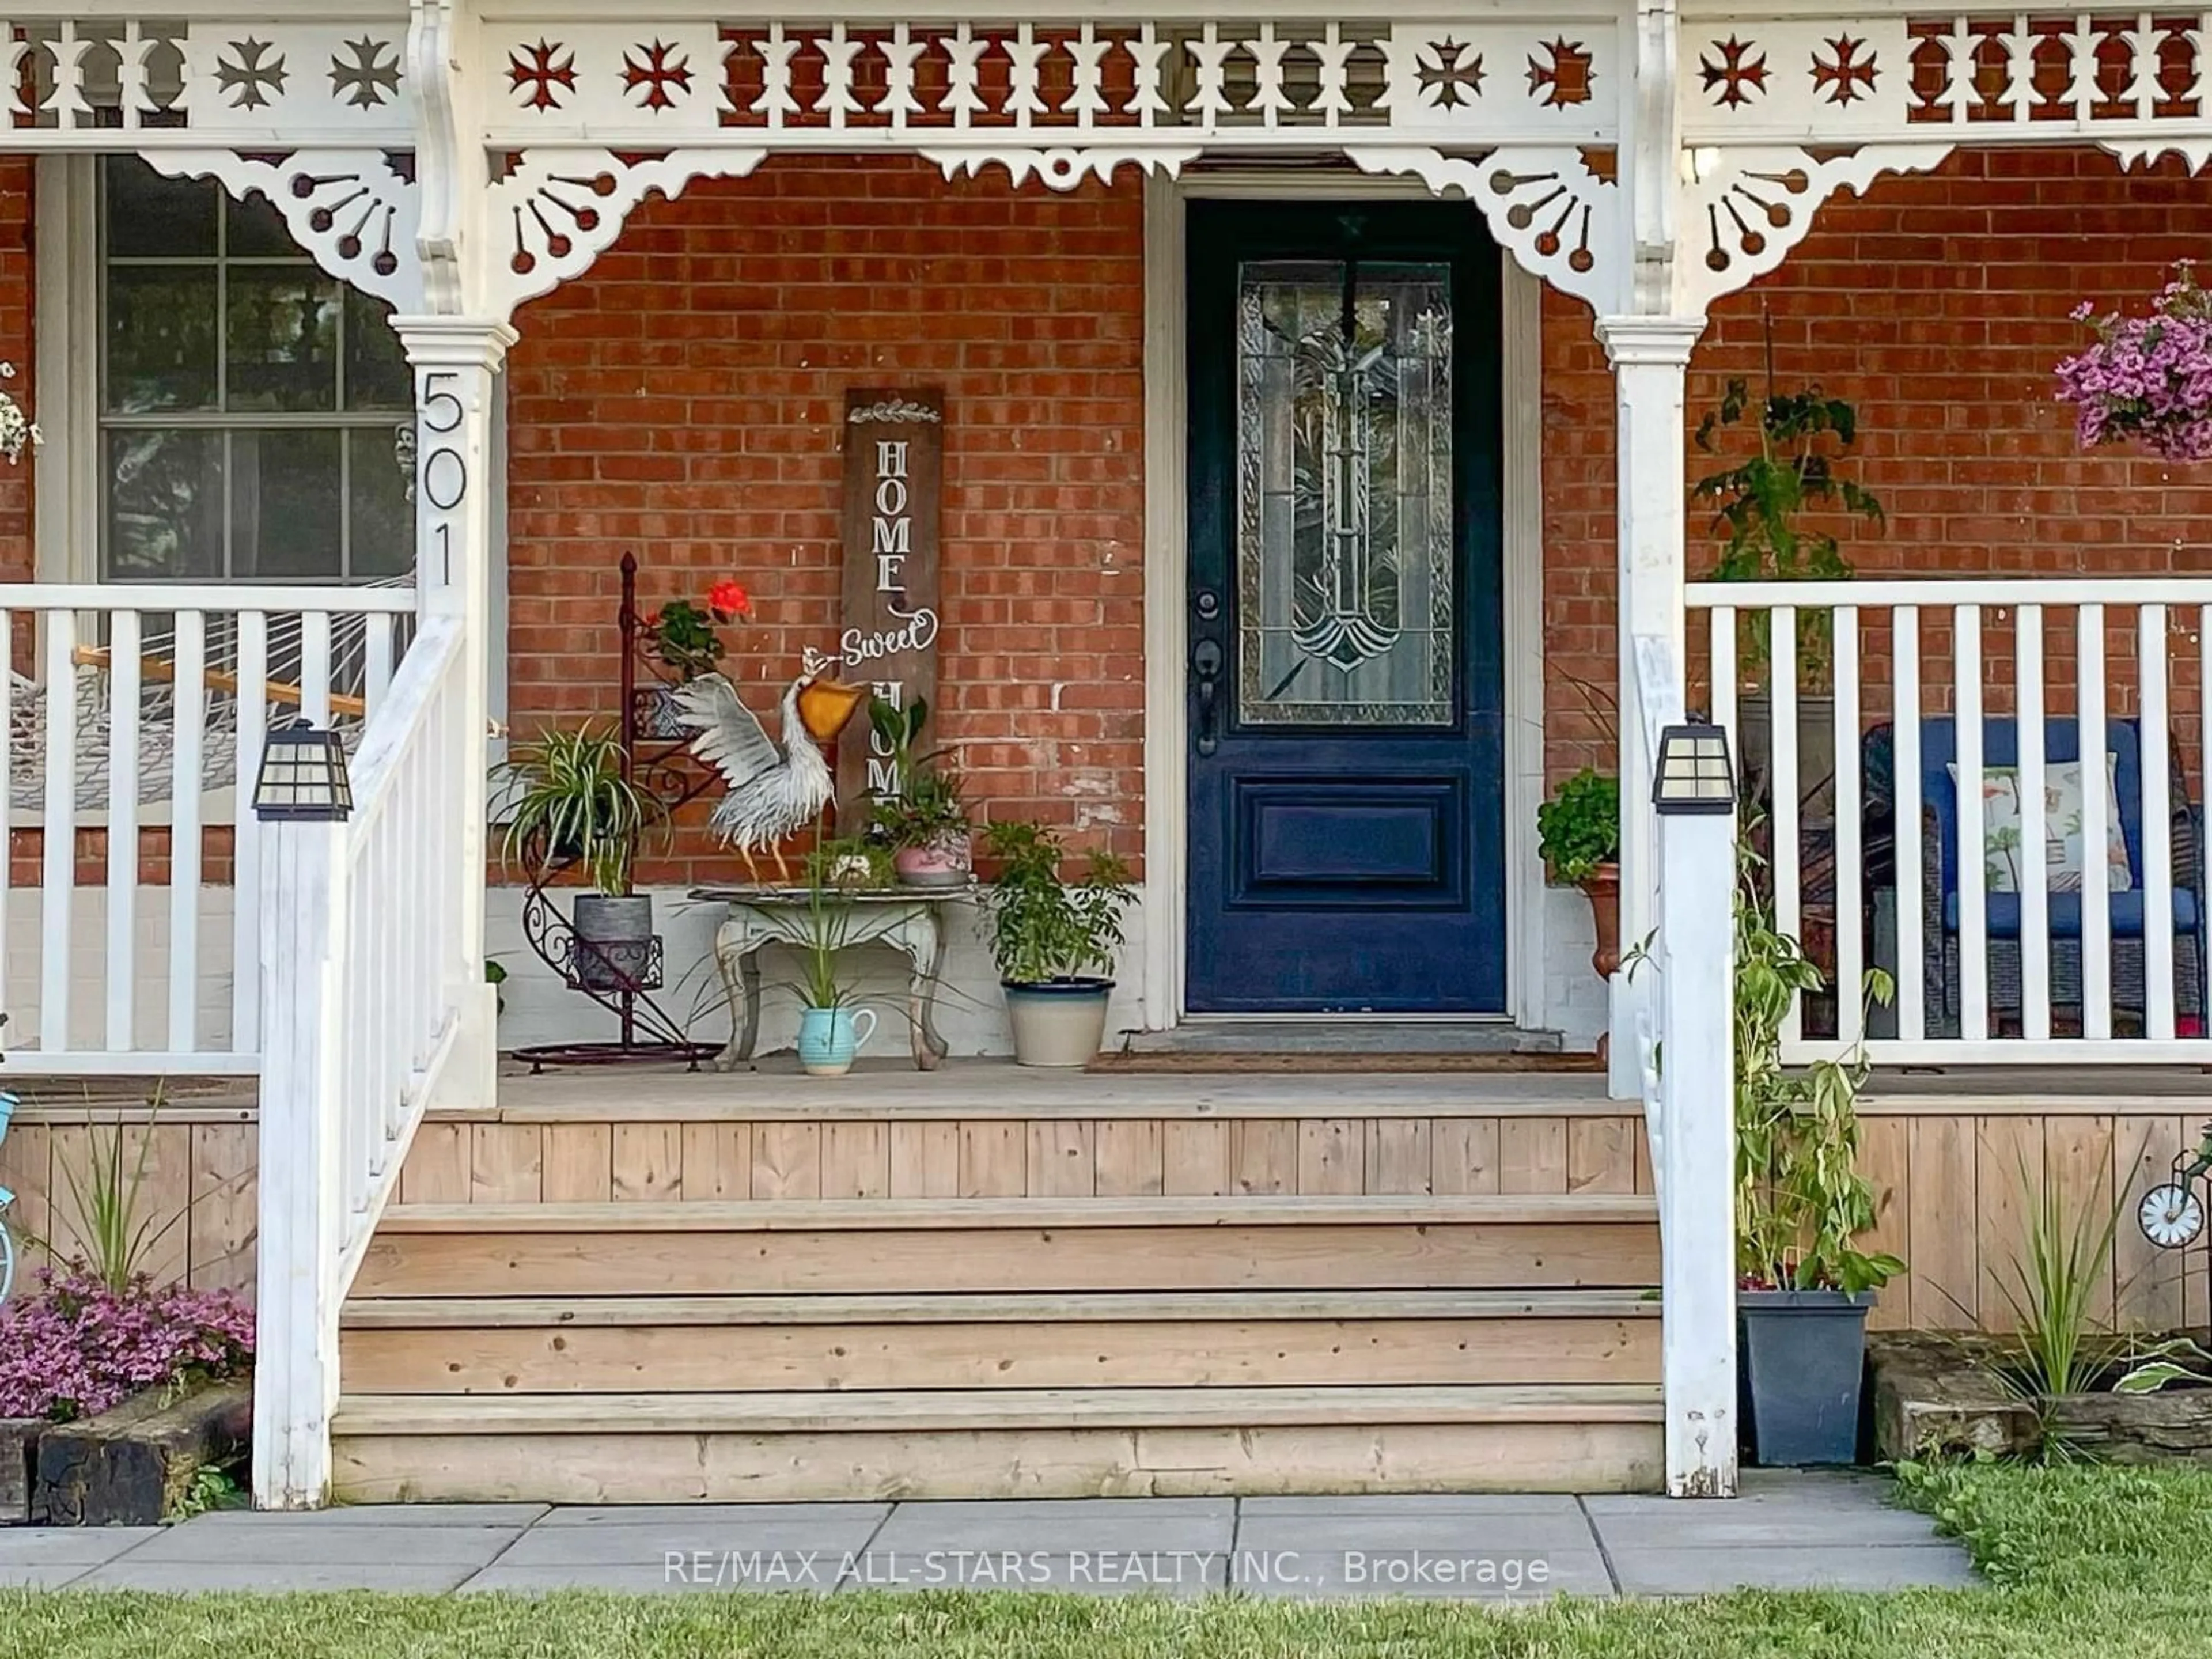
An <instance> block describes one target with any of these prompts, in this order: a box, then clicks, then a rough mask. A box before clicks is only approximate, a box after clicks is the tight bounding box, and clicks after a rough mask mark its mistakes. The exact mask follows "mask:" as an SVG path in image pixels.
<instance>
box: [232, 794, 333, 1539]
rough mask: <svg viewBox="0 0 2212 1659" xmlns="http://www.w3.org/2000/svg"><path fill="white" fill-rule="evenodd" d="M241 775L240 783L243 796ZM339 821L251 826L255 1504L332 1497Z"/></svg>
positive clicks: (267, 1506) (305, 1503) (294, 1506)
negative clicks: (257, 989) (255, 960)
mask: <svg viewBox="0 0 2212 1659" xmlns="http://www.w3.org/2000/svg"><path fill="white" fill-rule="evenodd" d="M252 783H253V781H252V779H251V778H245V777H241V778H240V780H239V793H240V797H241V799H243V798H244V797H246V795H247V794H248V793H250V792H251V790H252ZM346 833H347V830H346V825H345V823H343V821H340V822H336V823H330V822H322V821H313V822H284V821H272V822H270V823H264V824H263V825H261V854H260V872H259V875H260V907H261V908H260V915H261V927H260V930H259V934H258V948H259V951H260V958H261V959H260V968H261V1124H260V1130H259V1135H258V1140H259V1146H260V1158H259V1168H260V1171H261V1176H260V1185H261V1196H260V1207H259V1225H260V1231H259V1236H258V1247H257V1250H256V1267H255V1268H254V1315H253V1347H254V1353H255V1355H256V1361H255V1365H254V1380H253V1502H254V1504H255V1506H256V1507H257V1508H259V1509H264V1510H307V1509H318V1508H320V1507H321V1506H322V1505H323V1504H327V1503H329V1502H330V1495H331V1412H332V1411H334V1410H335V1409H336V1408H337V1399H338V1310H337V1304H338V1300H339V1297H338V1291H337V1285H336V1284H335V1282H334V1268H335V1266H336V1263H337V1257H338V1234H339V1226H340V1222H341V1218H340V1215H339V1208H340V1205H341V1203H342V1199H341V1192H342V1188H343V1183H342V1182H341V1181H340V1179H339V1170H338V1136H339V1127H338V1123H337V1112H336V1110H335V1109H334V1106H335V1103H336V1102H337V1098H338V1093H339V1087H338V1077H337V1058H338V1055H339V1053H340V1052H341V1050H340V1046H339V1043H338V1042H337V1028H338V1023H339V1021H340V1020H341V1019H343V1018H345V1017H346V1011H344V1010H343V1009H341V1008H339V1007H338V1006H337V997H336V996H335V995H334V994H332V990H333V987H332V984H331V961H332V959H333V958H334V957H336V956H337V951H338V950H339V948H340V946H341V944H342V941H343V933H342V930H343V927H345V921H346V915H347V905H346V893H345V876H346V868H347V865H346V856H345V851H346Z"/></svg>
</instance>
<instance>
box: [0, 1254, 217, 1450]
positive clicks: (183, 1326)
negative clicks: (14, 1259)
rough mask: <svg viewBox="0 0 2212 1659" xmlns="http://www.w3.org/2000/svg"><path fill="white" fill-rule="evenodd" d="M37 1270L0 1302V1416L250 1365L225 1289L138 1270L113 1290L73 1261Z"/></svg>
mask: <svg viewBox="0 0 2212 1659" xmlns="http://www.w3.org/2000/svg"><path fill="white" fill-rule="evenodd" d="M41 1278H42V1281H43V1282H42V1284H41V1286H40V1289H39V1291H37V1292H36V1293H35V1294H33V1295H29V1296H18V1297H15V1300H13V1301H11V1302H9V1303H8V1304H6V1305H5V1306H0V1417H43V1418H47V1419H52V1420H53V1421H55V1422H69V1421H70V1420H72V1419H76V1418H81V1417H92V1416H94V1415H96V1414H98V1413H100V1412H104V1411H106V1410H107V1409H108V1408H109V1407H112V1406H115V1405H118V1404H119V1403H121V1402H122V1401H125V1400H127V1399H129V1398H130V1397H131V1395H134V1394H137V1393H138V1392H140V1391H141V1390H142V1389H150V1388H158V1387H161V1386H163V1385H167V1384H174V1383H186V1382H190V1381H192V1380H194V1379H196V1378H199V1377H221V1376H235V1375H237V1374H238V1373H239V1372H240V1371H243V1370H246V1368H247V1367H248V1366H249V1365H251V1364H252V1361H253V1312H252V1309H250V1308H247V1307H246V1306H245V1305H244V1304H242V1303H240V1301H239V1299H238V1298H237V1297H234V1296H233V1295H232V1294H231V1293H230V1292H229V1291H194V1290H188V1289H187V1288H185V1286H184V1285H162V1286H160V1287H156V1286H155V1285H154V1284H153V1282H152V1281H151V1280H149V1279H145V1278H143V1277H141V1278H139V1279H134V1280H132V1281H131V1285H130V1288H129V1289H127V1290H125V1291H121V1292H118V1291H112V1290H110V1289H109V1288H108V1287H107V1286H106V1285H104V1284H102V1283H101V1282H100V1280H99V1279H97V1278H95V1277H94V1275H93V1274H91V1273H88V1272H87V1271H85V1270H84V1269H83V1268H82V1267H70V1268H68V1269H66V1270H64V1271H63V1272H60V1273H52V1272H50V1273H45V1274H43V1275H42V1276H41Z"/></svg>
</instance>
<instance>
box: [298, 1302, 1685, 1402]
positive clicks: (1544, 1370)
mask: <svg viewBox="0 0 2212 1659" xmlns="http://www.w3.org/2000/svg"><path fill="white" fill-rule="evenodd" d="M1658 1316H1659V1304H1658V1303H1657V1301H1656V1299H1647V1298H1645V1297H1639V1296H1636V1295H1630V1294H1624V1293H1621V1292H1617V1291H1579V1290H1573V1291H1534V1292H1531V1291H1457V1290H1446V1291H1336V1292H1311V1291H1246V1292H1237V1293H1232V1294H1222V1293H1218V1292H1211V1291H1187V1292H1182V1293H1167V1294H1127V1293H1119V1294H1116V1293H1103V1294H1101V1293H1093V1294H1079V1295H1047V1296H1034V1295H1013V1296H988V1295H957V1294H955V1295H945V1294H939V1295H882V1296H865V1295H864V1296H813V1297H804V1296H802V1297H746V1296H732V1297H620V1298H611V1299H606V1300H593V1301H576V1300H573V1299H569V1298H565V1297H563V1298H545V1297H489V1298H484V1297H465V1298H441V1297H400V1298H380V1299H372V1300H365V1301H357V1302H354V1303H351V1304H348V1306H347V1308H346V1310H345V1313H344V1316H343V1327H344V1328H343V1334H342V1336H341V1374H342V1375H343V1376H344V1378H345V1381H346V1386H347V1387H348V1388H349V1389H351V1390H355V1391H357V1392H360V1393H363V1394H372V1395H438V1394H472V1395H517V1394H545V1393H553V1392H571V1393H574V1392H582V1393H613V1392H619V1391H622V1390H625V1389H641V1390H642V1389H650V1390H653V1391H656V1392H664V1393H693V1392H729V1391H736V1390H752V1389H758V1390H778V1389H895V1388H905V1389H1036V1388H1108V1387H1113V1388H1130V1387H1139V1386H1143V1385H1146V1384H1153V1385H1158V1384H1174V1385H1179V1386H1189V1387H1200V1388H1253V1387H1260V1386H1269V1387H1278V1386H1285V1385H1303V1386H1313V1385H1323V1384H1351V1383H1367V1384H1461V1383H1608V1382H1613V1383H1632V1382H1638V1383H1641V1382H1651V1381H1656V1378H1657V1376H1658V1375H1659V1317H1658Z"/></svg>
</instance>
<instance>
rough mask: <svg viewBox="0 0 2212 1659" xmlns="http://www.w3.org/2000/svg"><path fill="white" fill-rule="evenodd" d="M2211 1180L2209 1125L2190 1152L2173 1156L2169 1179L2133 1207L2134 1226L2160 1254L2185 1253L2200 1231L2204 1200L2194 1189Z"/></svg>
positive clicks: (2205, 1127) (2210, 1129)
mask: <svg viewBox="0 0 2212 1659" xmlns="http://www.w3.org/2000/svg"><path fill="white" fill-rule="evenodd" d="M2207 1176H2212V1123H2207V1124H2206V1125H2205V1126H2204V1129H2203V1138H2202V1139H2200V1140H2198V1142H2197V1150H2196V1151H2195V1152H2177V1153H2176V1154H2175V1155H2174V1159H2173V1179H2172V1180H2171V1181H2169V1182H2166V1183H2165V1184H2164V1185H2163V1186H2159V1187H2154V1188H2151V1189H2150V1190H2149V1191H2148V1192H2147V1193H2145V1194H2143V1195H2142V1203H2141V1204H2139V1205H2137V1206H2136V1225H2137V1226H2139V1227H2141V1228H2142V1235H2143V1237H2145V1238H2147V1239H2148V1240H2149V1241H2150V1242H2151V1243H2154V1244H2155V1245H2157V1246H2158V1248H2159V1249H2161V1250H2179V1249H2186V1248H2187V1247H2188V1246H2189V1245H2191V1244H2193V1243H2196V1242H2197V1238H2198V1237H2200V1236H2201V1235H2202V1234H2203V1231H2204V1200H2203V1196H2202V1195H2201V1194H2199V1193H2198V1192H2197V1187H2198V1186H2199V1185H2200V1184H2201V1183H2203V1182H2205V1181H2206V1177H2207Z"/></svg>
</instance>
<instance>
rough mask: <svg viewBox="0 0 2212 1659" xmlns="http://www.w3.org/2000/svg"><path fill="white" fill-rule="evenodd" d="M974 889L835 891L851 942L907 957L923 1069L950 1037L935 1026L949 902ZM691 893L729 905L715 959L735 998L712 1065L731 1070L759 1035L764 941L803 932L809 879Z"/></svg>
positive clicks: (793, 939) (786, 939)
mask: <svg viewBox="0 0 2212 1659" xmlns="http://www.w3.org/2000/svg"><path fill="white" fill-rule="evenodd" d="M974 893H975V888H974V885H973V884H968V885H964V886H960V887H946V888H921V887H888V888H868V889H864V890H858V891H854V892H850V893H840V894H839V895H837V902H838V903H840V904H842V905H845V906H847V907H849V908H850V911H851V915H852V919H851V922H850V925H849V927H848V932H847V933H846V936H845V939H844V940H843V944H844V945H890V947H891V948H892V949H893V950H896V951H900V952H902V954H903V955H904V956H905V957H906V959H907V962H908V988H907V1023H908V1026H909V1028H910V1029H911V1033H912V1036H913V1039H914V1063H915V1069H916V1070H918V1071H924V1072H933V1071H935V1070H936V1069H937V1065H938V1062H939V1060H943V1059H944V1058H945V1048H946V1044H945V1039H944V1038H943V1037H942V1036H939V1035H938V1031H937V987H938V981H939V975H941V974H942V972H943V971H944V968H945V923H944V909H945V906H946V905H947V904H950V903H952V902H956V901H958V900H963V899H967V898H969V897H971V896H973V895H974ZM691 896H692V897H693V898H695V899H700V900H703V901H705V902H708V903H719V904H726V905H727V906H728V907H729V910H730V914H729V916H728V918H727V919H726V921H724V922H723V923H722V925H721V927H719V928H718V929H716V930H715V933H714V963H715V966H716V967H717V968H718V969H720V972H721V975H722V988H723V991H724V992H725V993H726V994H727V996H728V997H729V1000H730V1041H729V1045H728V1046H727V1047H726V1048H724V1049H723V1050H722V1052H721V1053H720V1054H718V1055H716V1056H715V1058H714V1069H715V1070H716V1071H718V1072H733V1071H735V1070H737V1069H738V1067H739V1066H749V1065H750V1064H751V1063H752V1058H753V1044H754V1043H755V1042H757V1041H758V1040H759V1037H760V1007H761V970H760V951H761V947H762V946H763V945H776V944H783V945H792V944H796V943H798V942H799V940H800V939H803V938H804V937H805V913H806V909H807V907H808V905H809V904H810V903H811V901H812V894H811V892H810V891H809V890H807V889H805V888H804V887H695V888H693V889H692V890H691Z"/></svg>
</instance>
